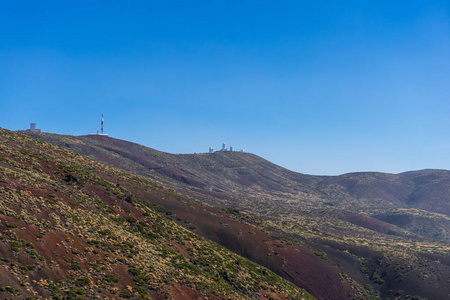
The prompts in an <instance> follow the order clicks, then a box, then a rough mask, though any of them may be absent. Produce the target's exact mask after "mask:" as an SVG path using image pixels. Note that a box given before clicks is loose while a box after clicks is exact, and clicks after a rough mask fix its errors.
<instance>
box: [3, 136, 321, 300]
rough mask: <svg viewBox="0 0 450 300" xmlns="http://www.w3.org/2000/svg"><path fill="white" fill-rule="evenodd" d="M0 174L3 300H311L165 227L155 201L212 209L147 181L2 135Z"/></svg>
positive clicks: (176, 226)
mask: <svg viewBox="0 0 450 300" xmlns="http://www.w3.org/2000/svg"><path fill="white" fill-rule="evenodd" d="M0 170H1V172H0V228H1V232H0V239H1V240H2V243H0V298H1V299H7V298H17V299H25V298H26V299H36V298H40V299H43V298H47V299H48V298H54V299H61V298H64V299H83V298H104V297H108V298H110V299H111V298H134V299H139V298H142V299H149V298H153V299H167V298H170V299H206V298H208V299H245V298H248V299H250V298H251V299H255V298H257V299H260V298H262V299H304V298H308V299H309V298H311V299H313V297H312V296H311V295H309V294H308V293H307V292H305V291H304V290H302V289H300V288H298V287H297V286H295V285H294V284H292V283H290V282H288V281H286V280H283V279H282V278H280V277H279V276H277V275H275V274H274V273H272V272H271V271H269V270H268V269H266V268H264V267H262V266H259V265H257V264H255V263H253V262H251V261H249V260H248V259H245V258H243V257H240V256H238V255H236V254H234V253H232V252H230V251H229V250H227V249H225V248H223V247H222V246H219V245H218V244H216V243H213V242H210V241H208V240H206V239H204V238H202V237H200V236H198V235H196V234H194V233H192V232H191V231H189V230H187V229H185V228H183V227H182V226H181V224H182V225H185V226H186V227H189V226H193V225H192V224H190V222H189V221H187V220H183V219H182V218H181V217H180V216H178V217H177V221H174V220H172V219H174V218H175V215H174V213H173V212H169V211H167V210H165V209H164V208H162V207H160V206H158V205H156V204H154V203H153V202H157V201H162V202H167V203H175V202H179V203H182V205H183V206H185V211H190V210H191V211H202V212H204V214H205V215H211V216H212V215H213V212H212V211H208V212H206V210H207V208H208V209H209V207H207V206H204V205H202V204H201V203H199V202H198V201H195V200H194V199H190V198H188V197H185V196H182V195H180V194H178V193H175V192H174V191H171V190H168V189H165V188H164V187H162V186H160V185H159V184H157V183H155V182H153V181H149V180H146V179H144V178H142V177H138V176H135V175H132V174H129V173H125V172H123V171H119V170H116V169H113V168H111V167H107V166H105V165H102V164H100V163H97V162H95V161H92V160H91V159H88V158H86V157H84V156H81V155H79V154H76V153H74V152H70V151H68V150H65V149H63V148H60V147H57V146H54V145H51V144H48V143H45V142H42V141H39V140H37V139H34V138H30V137H28V136H24V135H21V134H18V133H14V132H11V131H7V130H4V129H0ZM122 183H124V184H122ZM127 185H128V186H133V187H134V189H135V190H136V191H139V190H140V193H139V198H138V197H137V196H136V194H134V193H132V192H130V191H129V190H128V189H127V188H126V187H125V186H127ZM216 213H217V214H220V213H222V212H221V211H220V210H216ZM222 214H223V215H224V216H226V214H225V213H222ZM225 219H226V218H224V220H225Z"/></svg>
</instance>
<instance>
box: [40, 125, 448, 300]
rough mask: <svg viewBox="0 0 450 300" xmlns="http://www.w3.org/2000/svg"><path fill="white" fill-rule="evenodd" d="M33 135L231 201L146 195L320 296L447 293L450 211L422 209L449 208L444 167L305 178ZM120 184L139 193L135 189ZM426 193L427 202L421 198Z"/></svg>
mask: <svg viewBox="0 0 450 300" xmlns="http://www.w3.org/2000/svg"><path fill="white" fill-rule="evenodd" d="M35 136H36V137H38V138H40V139H44V140H48V141H50V142H52V143H55V144H58V145H61V146H63V147H66V148H68V149H72V150H74V151H77V152H79V153H82V154H84V155H88V156H90V157H92V158H94V159H96V160H99V161H102V162H105V163H107V164H109V165H112V166H116V167H119V168H121V169H123V170H127V171H130V172H134V173H137V174H140V175H143V176H145V177H146V178H150V179H151V180H157V181H159V182H160V183H161V184H162V185H164V186H169V187H171V188H173V189H176V190H177V191H179V192H183V193H185V194H188V195H190V196H192V197H195V198H197V199H201V200H204V201H207V202H209V203H211V204H215V205H220V206H223V207H225V208H226V207H233V208H228V209H225V210H224V211H225V212H226V214H224V213H223V212H220V210H211V209H210V208H208V207H203V208H202V209H201V210H203V211H209V213H207V214H202V213H199V211H201V210H199V209H190V208H189V207H190V205H185V204H183V202H179V201H166V200H161V199H153V200H152V201H153V203H157V204H158V205H161V206H162V207H163V208H164V209H166V210H168V211H169V212H170V214H175V215H176V216H177V217H179V216H181V217H182V219H183V220H188V221H189V226H192V228H195V229H194V230H195V232H197V233H199V234H201V235H203V236H205V237H207V238H209V239H212V240H214V241H216V242H218V243H220V244H222V245H224V246H226V247H228V248H229V249H232V250H233V251H235V252H237V253H240V254H241V255H244V256H246V257H248V258H250V259H251V260H253V261H256V262H258V263H259V264H263V265H264V266H266V267H268V268H270V269H272V270H273V271H275V272H276V273H278V274H279V275H282V276H283V277H285V278H287V279H289V280H290V281H292V282H294V283H296V284H297V285H299V286H301V287H304V288H306V289H307V290H308V291H309V292H311V293H313V294H314V295H316V296H318V297H321V298H324V299H337V298H338V299H346V298H352V297H353V296H355V295H358V296H356V297H360V298H370V297H376V296H374V295H375V294H376V293H379V294H380V296H382V297H383V298H389V299H394V298H399V297H400V298H407V297H416V298H417V297H422V298H428V299H441V298H446V297H447V296H448V295H449V294H450V285H449V284H448V282H450V267H449V265H450V263H449V262H450V258H449V251H450V248H449V244H448V241H450V232H449V230H448V228H450V218H449V217H448V216H447V215H445V214H438V213H435V212H432V211H427V210H424V209H421V208H427V207H434V208H436V207H437V208H438V209H439V210H440V211H441V210H443V211H445V210H446V209H447V208H446V207H447V204H448V200H447V198H445V195H446V188H447V187H446V178H447V176H448V171H440V170H424V171H417V172H410V173H404V174H398V175H393V174H383V173H352V174H344V175H341V176H309V175H303V174H298V173H295V172H291V171H289V170H286V169H284V168H281V167H279V166H276V165H274V164H272V163H270V162H268V161H265V160H263V159H261V158H259V157H257V156H256V155H252V154H248V153H230V152H225V153H224V152H219V153H213V154H195V155H194V154H193V155H174V154H168V153H163V152H159V151H156V150H153V149H150V148H146V147H143V146H140V145H137V144H133V143H130V142H126V141H121V140H117V139H112V138H108V137H102V136H86V137H71V136H60V135H52V134H38V135H35ZM127 188H128V189H130V190H134V192H135V194H137V195H139V197H141V198H145V196H144V195H143V194H142V193H143V192H142V191H140V190H139V188H138V187H132V186H129V187H127ZM427 190H428V191H429V192H430V193H434V195H435V196H433V198H434V200H430V201H429V202H427V201H428V200H427V199H429V196H428V194H427V192H426V191H427ZM430 203H431V204H430ZM440 204H442V205H440ZM439 205H440V207H439ZM235 208H240V209H244V210H245V211H246V212H244V211H242V210H236V209H235ZM430 210H431V209H430ZM247 212H248V213H250V214H248V213H247ZM255 215H256V216H260V217H262V219H261V218H257V217H255ZM311 254H312V255H311ZM317 259H319V260H321V261H322V264H321V263H319V262H318V261H317ZM300 269H301V271H299V270H300ZM319 274H320V276H318V275H319ZM339 278H340V279H339ZM339 280H344V281H343V284H342V283H338V281H339ZM361 286H365V287H366V288H363V289H362V290H361V289H360V287H361ZM436 287H439V288H438V289H437V288H436ZM337 295H339V296H337Z"/></svg>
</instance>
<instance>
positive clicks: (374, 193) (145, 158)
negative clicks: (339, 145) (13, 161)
mask: <svg viewBox="0 0 450 300" xmlns="http://www.w3.org/2000/svg"><path fill="white" fill-rule="evenodd" d="M27 134H30V135H33V136H35V137H37V138H40V139H43V140H46V141H48V142H51V143H54V144H56V145H59V146H62V147H66V148H68V149H71V150H73V151H76V152H78V153H80V154H83V155H86V156H89V157H91V158H93V159H95V160H97V161H101V162H104V163H106V164H109V165H111V166H114V167H117V168H120V169H122V170H126V171H129V172H133V173H135V174H139V175H144V176H148V177H150V178H155V179H158V180H160V181H162V182H164V184H166V185H167V186H170V187H172V188H174V189H177V190H178V191H180V192H183V193H186V194H189V195H191V196H193V197H196V198H199V199H202V200H204V201H207V202H209V203H212V204H218V205H221V206H233V207H240V208H243V209H246V210H248V211H251V212H253V213H258V214H260V215H261V216H265V217H275V218H283V217H285V216H286V215H287V216H288V217H289V216H290V215H291V211H292V210H294V213H295V210H296V209H299V208H300V209H305V208H308V209H316V208H329V207H333V208H335V209H338V210H346V211H352V212H356V213H364V214H369V215H370V216H372V217H374V218H378V219H379V220H381V221H384V222H389V223H392V224H394V225H396V226H400V227H402V228H404V229H407V230H409V231H411V232H413V233H417V234H420V235H424V236H426V237H430V238H434V239H440V240H444V241H450V232H449V231H448V230H447V229H446V228H450V171H445V170H421V171H415V172H407V173H402V174H387V173H374V172H365V173H349V174H344V175H340V176H313V175H305V174H300V173H296V172H292V171H289V170H287V169H285V168H282V167H280V166H277V165H275V164H273V163H271V162H269V161H267V160H264V159H262V158H260V157H258V156H256V155H254V154H250V153H241V152H215V153H212V154H209V153H208V154H169V153H164V152H160V151H157V150H154V149H151V148H147V147H144V146H141V145H138V144H134V143H131V142H127V141H123V140H118V139H114V138H110V137H105V136H96V135H92V136H81V137H73V136H61V135H54V134H45V133H39V134H36V133H27ZM427 224H432V226H428V225H427Z"/></svg>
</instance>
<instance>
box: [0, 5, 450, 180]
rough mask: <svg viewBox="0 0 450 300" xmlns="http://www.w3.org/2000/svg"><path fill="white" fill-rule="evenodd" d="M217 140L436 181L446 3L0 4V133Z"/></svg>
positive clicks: (304, 161) (449, 70) (444, 97)
mask: <svg viewBox="0 0 450 300" xmlns="http://www.w3.org/2000/svg"><path fill="white" fill-rule="evenodd" d="M102 113H103V114H104V115H105V132H107V133H109V134H110V136H112V137H116V138H120V139H125V140H129V141H133V142H137V143H139V144H143V145H145V146H149V147H152V148H155V149H158V150H161V151H166V152H171V153H194V152H207V150H208V147H209V146H212V147H213V148H214V149H217V150H218V149H219V148H220V147H221V144H222V142H227V145H232V146H234V147H235V149H241V148H244V149H245V150H246V151H248V152H252V153H255V154H257V155H259V156H262V157H264V158H266V159H268V160H270V161H272V162H274V163H277V164H279V165H281V166H283V167H286V168H288V169H291V170H295V171H298V172H302V173H308V174H317V175H335V174H342V173H347V172H355V171H382V172H391V173H399V172H403V171H410V170H417V169H424V168H439V169H450V2H449V1H448V0H443V1H439V0H437V1H434V0H424V1H414V0H408V1H395V0H389V1H385V0H373V1H369V0H355V1H345V0H340V1H320V0H319V1H315V0H314V1H311V0H308V1H302V0H293V1H283V0H277V1H261V0H259V1H246V0H239V1H237V0H208V1H206V0H202V1H170V0H164V1H112V0H109V1H97V0H96V1H82V0H77V1H60V0H57V1H35V0H30V1H20V0H4V1H1V2H0V127H3V128H7V129H10V130H17V129H26V128H28V127H29V123H30V122H36V123H37V125H38V127H39V128H41V129H42V130H43V131H46V132H52V133H60V134H70V135H84V134H89V133H95V132H97V130H99V129H100V118H101V114H102Z"/></svg>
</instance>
